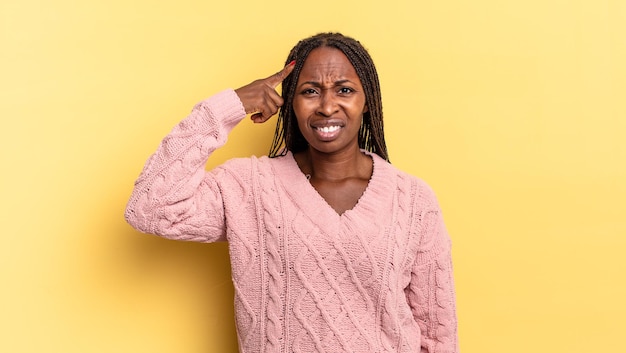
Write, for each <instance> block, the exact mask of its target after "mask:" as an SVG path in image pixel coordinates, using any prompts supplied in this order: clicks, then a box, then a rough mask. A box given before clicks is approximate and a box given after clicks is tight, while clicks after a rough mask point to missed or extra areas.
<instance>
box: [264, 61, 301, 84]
mask: <svg viewBox="0 0 626 353" xmlns="http://www.w3.org/2000/svg"><path fill="white" fill-rule="evenodd" d="M295 66H296V61H295V60H293V61H292V62H290V63H289V64H287V66H285V67H284V68H283V69H282V70H280V71H278V72H277V73H275V74H273V75H272V76H270V77H268V78H267V79H266V80H267V84H269V85H270V86H272V88H276V87H278V85H280V83H281V82H283V80H284V79H286V78H287V76H289V74H290V73H291V71H293V68H294V67H295Z"/></svg>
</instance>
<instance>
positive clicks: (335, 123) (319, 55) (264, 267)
mask: <svg viewBox="0 0 626 353" xmlns="http://www.w3.org/2000/svg"><path fill="white" fill-rule="evenodd" d="M287 63H288V64H287V65H286V66H285V68H284V69H283V70H281V71H280V72H278V73H276V74H274V75H272V76H270V77H268V78H266V79H262V80H257V81H254V82H252V83H251V84H249V85H247V86H244V87H241V88H239V89H237V90H234V91H233V90H227V91H224V92H221V93H218V94H216V95H214V96H213V97H211V98H209V99H207V100H205V101H203V102H201V103H199V104H198V105H197V106H196V107H195V108H194V110H193V112H192V113H191V115H190V116H189V117H187V118H186V119H185V120H183V121H182V122H181V123H180V124H179V125H178V126H176V127H175V128H174V129H173V130H172V132H171V133H170V134H169V135H167V136H166V137H165V139H164V140H163V142H162V143H161V146H160V147H159V149H158V150H157V151H156V153H155V154H154V155H153V156H152V157H151V158H150V159H149V160H148V162H147V163H146V165H145V167H144V170H143V172H142V173H141V175H140V176H139V178H138V180H137V182H136V184H135V189H134V191H133V194H132V196H131V199H130V201H129V203H128V206H127V209H126V214H125V215H126V219H127V221H128V222H129V223H130V224H131V225H133V227H135V228H137V229H138V230H140V231H143V232H146V233H153V234H158V235H161V236H164V237H167V238H171V239H178V240H192V241H201V242H213V241H228V242H229V249H230V259H231V267H232V278H233V284H234V287H235V313H236V323H237V333H238V339H239V349H240V351H241V352H307V353H310V352H328V353H334V352H368V353H369V352H407V353H408V352H413V353H415V352H431V353H434V352H458V345H457V334H456V314H455V303H454V288H453V280H452V265H451V256H450V240H449V237H448V235H447V233H446V230H445V227H444V224H443V220H442V216H441V212H440V209H439V206H438V204H437V201H436V199H435V196H434V194H433V192H432V191H431V189H430V188H429V187H428V186H427V185H426V184H425V183H424V182H422V181H421V180H419V179H417V178H414V177H412V176H410V175H408V174H405V173H403V172H401V171H399V170H397V169H395V168H394V167H392V166H391V165H390V164H389V163H388V161H387V159H388V157H387V150H386V147H385V141H384V137H383V130H382V126H383V125H382V106H381V100H380V89H379V84H378V76H377V74H376V69H375V67H374V64H373V62H372V60H371V58H370V56H369V54H368V53H367V51H366V50H365V49H364V48H363V47H362V46H361V44H360V43H359V42H357V41H356V40H354V39H352V38H349V37H345V36H343V35H341V34H338V33H324V34H318V35H316V36H313V37H310V38H307V39H304V40H302V41H300V42H299V43H298V44H297V45H296V46H295V47H294V48H293V49H292V51H291V53H290V54H289V57H288V59H287ZM281 82H282V85H283V88H282V97H281V96H280V95H279V94H278V93H277V92H276V91H275V87H276V86H278V85H279V84H280V83H281ZM279 108H280V114H279V121H278V122H277V128H276V134H275V137H274V143H273V146H272V149H271V151H270V156H269V157H262V158H255V157H252V158H245V159H232V160H230V161H228V162H226V163H225V164H223V165H222V166H220V167H218V168H215V169H214V170H212V171H210V172H206V171H205V170H204V167H205V163H206V161H207V159H208V158H209V156H210V155H211V153H212V152H213V151H214V150H215V149H217V148H219V147H220V146H222V145H223V144H224V143H225V141H226V137H227V135H228V133H229V132H230V131H231V129H232V128H233V127H234V126H235V125H236V124H237V123H239V122H240V121H241V120H242V119H243V118H244V117H245V116H246V114H250V113H252V115H251V118H252V120H253V121H254V122H255V123H264V122H266V121H267V120H268V119H269V118H270V117H271V116H273V115H274V114H276V113H277V112H278V110H279Z"/></svg>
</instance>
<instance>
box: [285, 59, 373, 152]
mask: <svg viewBox="0 0 626 353" xmlns="http://www.w3.org/2000/svg"><path fill="white" fill-rule="evenodd" d="M293 110H294V112H295V114H296V118H297V120H298V126H299V128H300V132H302V135H303V136H304V138H305V139H306V140H307V142H308V143H309V147H310V148H313V149H315V150H317V151H319V152H324V153H338V152H342V151H347V150H350V149H354V148H356V149H358V146H359V144H358V132H359V128H360V127H361V120H362V119H363V113H365V112H367V104H366V103H365V93H364V92H363V86H362V85H361V80H360V79H359V76H358V75H357V73H356V70H355V69H354V67H353V66H352V64H351V63H350V61H349V60H348V58H347V57H346V56H345V54H344V53H343V52H342V51H340V50H339V49H336V48H331V47H319V48H316V49H314V50H312V51H311V53H310V54H309V56H308V57H307V59H306V60H305V62H304V65H303V67H302V70H301V71H300V76H299V77H298V82H297V83H296V93H295V96H294V99H293Z"/></svg>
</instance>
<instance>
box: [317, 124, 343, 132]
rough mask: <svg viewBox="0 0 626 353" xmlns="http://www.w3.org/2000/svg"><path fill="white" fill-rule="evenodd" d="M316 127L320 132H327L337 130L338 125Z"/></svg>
mask: <svg viewBox="0 0 626 353" xmlns="http://www.w3.org/2000/svg"><path fill="white" fill-rule="evenodd" d="M317 129H318V130H319V131H321V132H324V133H329V132H333V131H337V130H339V126H324V127H318V128H317Z"/></svg>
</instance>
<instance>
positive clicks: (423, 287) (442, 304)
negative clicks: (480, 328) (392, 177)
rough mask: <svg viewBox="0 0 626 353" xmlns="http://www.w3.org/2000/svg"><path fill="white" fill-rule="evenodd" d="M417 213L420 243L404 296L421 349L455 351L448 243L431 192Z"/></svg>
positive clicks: (436, 352) (442, 352) (424, 351)
mask: <svg viewBox="0 0 626 353" xmlns="http://www.w3.org/2000/svg"><path fill="white" fill-rule="evenodd" d="M428 194H430V196H429V197H428V198H429V199H430V202H427V204H429V206H428V207H427V208H426V209H425V210H424V211H422V212H421V214H420V215H419V219H420V227H419V231H418V234H419V236H420V246H419V250H418V254H417V257H416V259H415V262H414V264H413V269H412V272H411V282H410V284H409V287H408V288H407V289H406V296H407V300H408V302H409V305H410V306H411V310H412V311H413V317H414V318H415V320H416V321H417V323H418V325H419V327H420V331H421V335H422V339H421V346H422V348H421V353H458V352H459V346H458V337H457V317H456V304H455V292H454V280H453V274H452V257H451V243H450V238H449V236H448V233H447V231H446V228H445V225H444V223H443V217H442V215H441V211H440V209H439V206H438V204H437V201H436V199H435V196H434V194H432V191H429V192H428Z"/></svg>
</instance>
